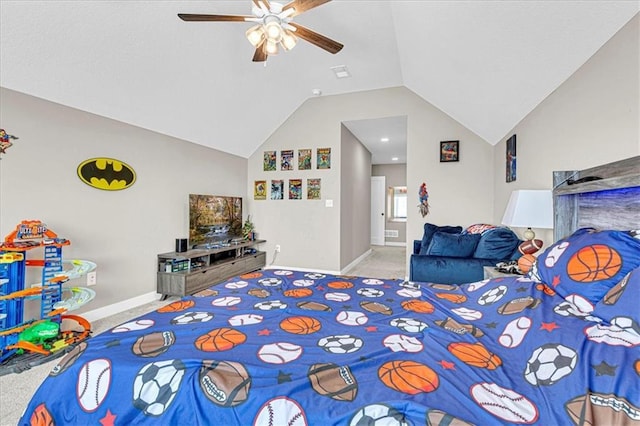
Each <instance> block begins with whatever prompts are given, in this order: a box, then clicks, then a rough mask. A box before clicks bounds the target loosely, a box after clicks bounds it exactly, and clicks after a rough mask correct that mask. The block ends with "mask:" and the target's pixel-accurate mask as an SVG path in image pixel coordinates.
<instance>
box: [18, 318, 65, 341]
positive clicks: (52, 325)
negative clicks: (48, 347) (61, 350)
mask: <svg viewBox="0 0 640 426" xmlns="http://www.w3.org/2000/svg"><path fill="white" fill-rule="evenodd" d="M59 332H60V324H58V323H56V322H53V321H50V320H47V321H44V322H40V323H38V324H36V325H34V326H31V327H29V328H27V329H26V330H24V331H23V332H21V333H20V334H19V335H18V341H26V342H29V343H34V344H42V343H44V342H45V341H47V340H51V339H55V338H56V337H58V333H59Z"/></svg>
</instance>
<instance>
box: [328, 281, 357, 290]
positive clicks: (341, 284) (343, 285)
mask: <svg viewBox="0 0 640 426" xmlns="http://www.w3.org/2000/svg"><path fill="white" fill-rule="evenodd" d="M327 287H329V288H333V289H337V288H342V289H344V288H351V287H353V283H350V282H349V281H332V282H330V283H329V284H327Z"/></svg>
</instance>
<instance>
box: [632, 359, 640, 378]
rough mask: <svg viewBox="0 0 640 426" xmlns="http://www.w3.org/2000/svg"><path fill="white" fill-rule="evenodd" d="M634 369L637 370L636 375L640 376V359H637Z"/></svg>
mask: <svg viewBox="0 0 640 426" xmlns="http://www.w3.org/2000/svg"><path fill="white" fill-rule="evenodd" d="M633 368H634V369H635V370H636V374H637V375H638V376H640V359H637V360H636V362H635V364H633Z"/></svg>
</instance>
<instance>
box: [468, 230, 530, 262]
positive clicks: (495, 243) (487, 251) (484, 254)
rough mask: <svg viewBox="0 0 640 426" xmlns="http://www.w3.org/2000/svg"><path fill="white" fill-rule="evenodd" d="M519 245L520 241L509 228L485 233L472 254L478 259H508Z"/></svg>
mask: <svg viewBox="0 0 640 426" xmlns="http://www.w3.org/2000/svg"><path fill="white" fill-rule="evenodd" d="M518 244H520V239H519V238H518V236H517V235H516V234H514V233H513V231H512V230H510V229H509V228H495V229H490V230H488V231H485V232H484V233H483V234H482V236H481V237H480V241H479V242H478V245H477V247H476V249H475V252H474V253H473V257H475V258H478V259H500V260H503V259H509V258H511V256H512V254H513V251H514V250H516V249H517V247H518Z"/></svg>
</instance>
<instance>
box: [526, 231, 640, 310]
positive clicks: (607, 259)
mask: <svg viewBox="0 0 640 426" xmlns="http://www.w3.org/2000/svg"><path fill="white" fill-rule="evenodd" d="M638 266H640V240H638V239H635V238H633V237H632V236H631V235H629V233H627V232H623V231H598V230H595V229H592V228H583V229H579V230H578V231H576V232H575V233H573V234H572V235H571V236H569V237H567V238H564V239H562V240H560V241H558V242H556V243H555V244H553V245H552V246H551V247H549V248H548V249H547V250H545V252H544V253H543V254H541V255H540V256H539V257H538V259H537V262H536V268H535V269H536V270H537V275H538V277H539V278H540V280H541V281H542V282H544V283H546V284H548V285H550V286H552V287H553V288H554V289H555V290H556V291H557V292H558V294H560V295H561V296H563V297H565V298H566V297H567V296H569V295H579V296H582V297H584V298H586V299H588V300H589V301H590V302H591V303H594V304H595V303H598V302H599V301H600V299H602V298H603V297H604V295H605V294H606V293H607V292H608V291H609V289H611V288H612V287H614V286H615V285H616V284H617V283H618V282H619V281H620V280H621V279H622V278H623V277H624V276H625V275H626V274H627V273H629V272H630V271H631V270H632V269H635V268H637V267H638Z"/></svg>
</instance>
